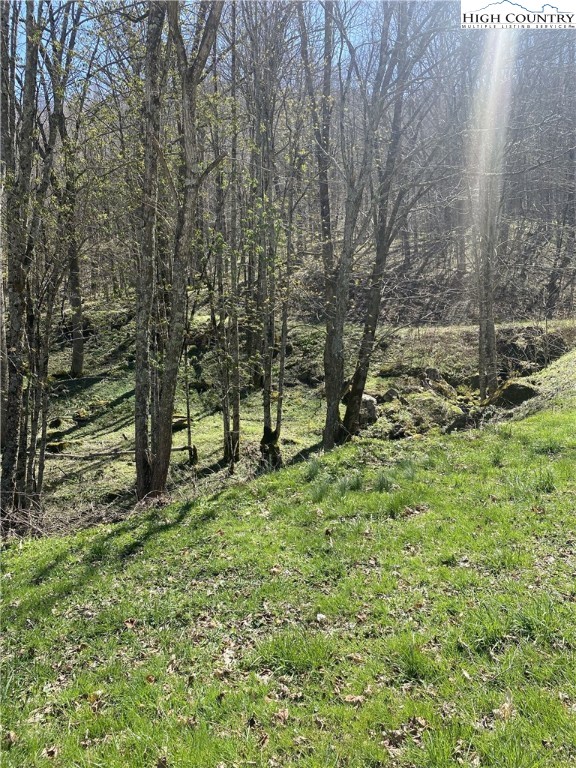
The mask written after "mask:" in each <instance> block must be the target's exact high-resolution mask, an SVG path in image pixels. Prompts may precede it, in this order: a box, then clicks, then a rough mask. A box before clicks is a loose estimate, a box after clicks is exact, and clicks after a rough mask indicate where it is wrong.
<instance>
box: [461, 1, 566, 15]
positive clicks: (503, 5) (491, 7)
mask: <svg viewBox="0 0 576 768" xmlns="http://www.w3.org/2000/svg"><path fill="white" fill-rule="evenodd" d="M529 6H530V7H529ZM486 11H490V12H491V13H492V12H497V11H499V12H500V13H506V12H507V11H511V12H513V11H516V12H520V11H522V12H525V13H543V14H548V15H550V14H554V15H557V14H559V13H568V11H561V10H560V9H559V8H557V7H556V6H555V5H550V3H544V5H538V6H536V4H534V6H532V4H531V3H530V4H529V5H528V6H526V5H522V4H521V3H512V2H511V0H499V2H497V3H488V5H484V6H483V7H482V8H476V9H474V12H475V13H486Z"/></svg>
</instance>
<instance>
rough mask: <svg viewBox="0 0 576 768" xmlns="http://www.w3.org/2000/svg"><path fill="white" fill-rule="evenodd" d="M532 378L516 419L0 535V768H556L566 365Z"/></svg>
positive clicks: (566, 643)
mask: <svg viewBox="0 0 576 768" xmlns="http://www.w3.org/2000/svg"><path fill="white" fill-rule="evenodd" d="M535 380H536V381H537V382H538V385H539V387H540V388H541V391H542V395H541V399H540V402H539V403H538V406H536V405H534V401H530V403H527V404H526V406H524V410H525V411H528V410H532V411H534V412H533V413H532V414H530V415H527V416H526V418H523V419H517V420H512V421H508V422H506V423H501V424H491V425H488V426H486V427H485V428H484V429H481V430H471V431H467V432H462V433H456V434H451V435H443V434H440V433H438V432H434V431H431V432H428V433H427V434H424V435H420V436H418V437H415V438H414V439H411V440H399V441H393V442H392V441H382V440H379V439H373V438H362V439H359V440H357V441H355V442H354V443H353V444H351V445H348V446H346V447H344V448H341V449H338V450H336V451H334V452H333V453H332V454H330V455H328V456H326V457H316V458H313V459H312V460H311V461H309V462H307V463H301V464H298V465H295V466H292V467H289V468H287V469H285V470H282V471H280V472H276V473H273V474H269V475H264V476H261V477H259V478H256V479H255V480H253V481H252V482H250V483H247V484H244V485H242V486H236V487H230V488H227V489H225V490H223V491H222V492H219V493H215V494H212V495H203V496H201V497H197V498H194V499H191V500H188V501H186V502H183V503H174V504H172V505H169V506H165V507H162V508H160V507H158V508H148V509H146V510H142V511H141V512H140V514H137V515H132V516H131V517H130V518H129V519H127V520H124V521H123V522H121V523H117V524H107V525H101V526H98V527H95V528H92V529H90V530H85V531H80V532H78V533H76V534H75V535H73V536H68V537H59V538H45V539H37V540H28V541H22V542H16V541H15V542H13V543H12V544H10V545H9V546H8V547H7V549H6V551H5V552H4V574H3V585H4V590H3V592H4V610H3V612H2V619H3V622H4V624H5V643H4V665H5V667H4V673H3V676H2V681H3V686H4V692H3V697H2V705H3V713H2V722H3V725H4V728H5V730H4V734H3V744H4V753H3V765H4V766H6V768H21V767H22V766H27V768H35V767H36V766H47V765H52V766H60V767H61V768H71V767H72V766H106V768H124V767H125V766H128V767H129V768H189V767H195V766H198V768H200V767H202V768H211V767H213V768H217V767H219V766H226V767H228V766H230V767H233V766H239V767H240V766H242V767H243V766H282V767H283V768H284V766H307V767H312V766H313V767H315V768H325V767H326V766H334V767H335V766H348V767H350V768H352V767H353V766H355V767H358V768H361V767H362V768H365V767H366V766H372V767H374V768H375V767H376V766H394V767H397V768H409V767H410V768H416V767H418V768H444V767H446V768H448V766H458V765H460V766H470V767H471V768H472V767H474V768H477V767H478V766H482V767H483V768H496V767H498V768H543V767H545V766H550V767H552V766H554V768H568V767H569V766H573V765H574V764H575V763H576V588H575V575H576V517H575V509H576V485H575V481H574V466H575V465H576V352H572V353H570V354H569V355H566V356H564V357H563V358H561V360H559V361H558V362H557V363H555V364H553V365H552V366H550V367H549V368H548V369H546V370H545V371H543V372H542V373H540V374H537V375H536V376H535ZM525 415H526V414H525ZM256 436H257V435H256Z"/></svg>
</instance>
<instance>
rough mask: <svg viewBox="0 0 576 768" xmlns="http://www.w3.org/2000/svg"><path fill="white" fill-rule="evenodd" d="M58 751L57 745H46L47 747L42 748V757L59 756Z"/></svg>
mask: <svg viewBox="0 0 576 768" xmlns="http://www.w3.org/2000/svg"><path fill="white" fill-rule="evenodd" d="M58 752H59V750H58V747H57V746H56V745H53V746H51V747H46V748H45V749H43V750H42V757H50V758H54V757H58Z"/></svg>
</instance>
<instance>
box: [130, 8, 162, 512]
mask: <svg viewBox="0 0 576 768" xmlns="http://www.w3.org/2000/svg"><path fill="white" fill-rule="evenodd" d="M165 14H166V7H165V5H164V3H162V2H150V3H149V5H148V30H147V36H146V63H145V85H144V89H145V91H144V98H145V103H144V110H143V112H144V116H143V146H144V179H143V189H142V192H143V195H142V207H141V213H140V226H141V230H140V242H139V254H138V259H137V262H138V270H137V281H136V343H135V404H134V422H135V424H134V425H135V459H136V494H137V496H138V498H139V499H143V498H144V497H145V496H147V495H148V494H149V493H150V492H151V490H152V456H151V446H150V411H151V407H152V405H151V380H150V378H151V377H150V320H151V317H152V314H153V311H154V310H153V298H154V284H155V274H156V269H155V260H156V202H157V195H158V148H159V142H160V63H159V58H160V46H161V42H162V28H163V26H164V17H165Z"/></svg>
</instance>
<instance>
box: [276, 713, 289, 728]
mask: <svg viewBox="0 0 576 768" xmlns="http://www.w3.org/2000/svg"><path fill="white" fill-rule="evenodd" d="M289 717H290V713H289V712H288V710H287V709H279V710H278V712H275V713H274V719H275V720H277V721H278V722H279V723H280V724H281V725H286V723H287V722H288V719H289Z"/></svg>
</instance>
